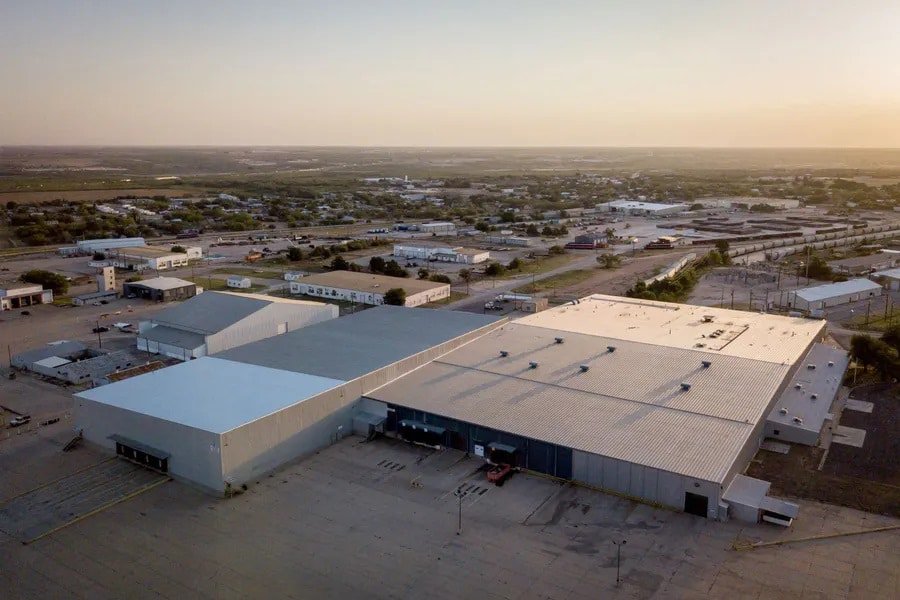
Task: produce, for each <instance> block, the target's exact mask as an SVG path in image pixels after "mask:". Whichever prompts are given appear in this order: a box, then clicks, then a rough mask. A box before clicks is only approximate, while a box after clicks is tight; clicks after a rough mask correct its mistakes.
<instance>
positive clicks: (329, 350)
mask: <svg viewBox="0 0 900 600" xmlns="http://www.w3.org/2000/svg"><path fill="white" fill-rule="evenodd" d="M203 295H206V294H203ZM503 320H504V319H502V318H498V317H496V316H491V315H480V314H473V313H467V312H457V311H452V310H433V309H428V308H406V307H402V306H387V305H384V306H377V307H374V308H369V309H366V310H362V311H360V312H358V313H355V314H352V315H347V316H345V317H340V318H337V319H331V320H329V321H324V322H321V323H316V324H313V325H308V326H306V327H303V328H301V329H297V330H294V331H289V332H288V333H285V334H283V335H279V336H276V337H273V338H269V339H266V340H260V341H258V342H252V343H250V344H244V345H242V346H238V347H236V348H232V349H230V350H226V351H225V352H221V353H219V354H216V355H215V356H217V357H220V358H224V359H228V360H233V361H238V362H245V363H250V364H256V365H263V366H266V367H272V368H275V369H285V370H288V371H296V372H300V373H312V374H315V375H321V376H323V377H332V378H335V379H343V380H347V381H349V380H351V379H356V378H357V377H361V376H362V375H365V374H367V373H371V372H372V371H375V370H377V369H380V368H382V367H385V366H387V365H389V364H392V363H395V362H397V361H399V360H402V359H404V358H406V357H408V356H412V355H414V354H418V353H419V352H424V351H425V350H427V349H429V348H431V347H433V346H436V345H438V344H442V343H444V342H447V341H450V340H452V339H455V338H458V337H460V336H462V335H466V334H468V333H471V332H473V331H477V330H479V329H482V328H485V327H494V326H497V325H498V324H499V323H500V322H502V321H503Z"/></svg>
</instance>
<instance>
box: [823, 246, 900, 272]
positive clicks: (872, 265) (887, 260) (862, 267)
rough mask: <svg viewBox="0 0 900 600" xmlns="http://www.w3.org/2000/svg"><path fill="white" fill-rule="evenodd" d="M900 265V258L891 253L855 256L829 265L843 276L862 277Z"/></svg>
mask: <svg viewBox="0 0 900 600" xmlns="http://www.w3.org/2000/svg"><path fill="white" fill-rule="evenodd" d="M898 264H900V256H897V255H896V254H891V253H880V252H879V253H877V254H870V255H868V256H854V257H851V258H843V259H841V260H833V261H831V262H830V263H828V266H830V267H831V268H832V270H833V271H834V272H835V273H840V274H841V275H851V276H860V275H863V276H865V275H868V274H870V273H872V272H874V271H884V270H887V269H891V268H893V267H896V266H897V265H898Z"/></svg>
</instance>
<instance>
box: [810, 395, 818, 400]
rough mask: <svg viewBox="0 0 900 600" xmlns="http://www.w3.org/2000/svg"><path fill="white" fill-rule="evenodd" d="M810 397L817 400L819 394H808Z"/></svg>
mask: <svg viewBox="0 0 900 600" xmlns="http://www.w3.org/2000/svg"><path fill="white" fill-rule="evenodd" d="M810 398H811V399H813V400H818V399H819V395H818V394H811V395H810Z"/></svg>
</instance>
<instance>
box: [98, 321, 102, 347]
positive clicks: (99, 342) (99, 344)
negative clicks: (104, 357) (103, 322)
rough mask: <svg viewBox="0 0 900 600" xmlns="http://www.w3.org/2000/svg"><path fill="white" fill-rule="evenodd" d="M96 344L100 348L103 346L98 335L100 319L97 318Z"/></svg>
mask: <svg viewBox="0 0 900 600" xmlns="http://www.w3.org/2000/svg"><path fill="white" fill-rule="evenodd" d="M97 346H98V347H100V348H102V347H103V340H102V339H101V337H100V320H99V319H97Z"/></svg>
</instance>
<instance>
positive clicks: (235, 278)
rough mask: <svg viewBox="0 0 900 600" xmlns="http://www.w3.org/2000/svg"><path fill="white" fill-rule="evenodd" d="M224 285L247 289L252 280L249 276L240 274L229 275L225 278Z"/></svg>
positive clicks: (250, 285) (251, 284)
mask: <svg viewBox="0 0 900 600" xmlns="http://www.w3.org/2000/svg"><path fill="white" fill-rule="evenodd" d="M225 285H227V286H228V287H230V288H238V289H248V288H250V287H252V286H253V282H252V281H250V278H249V277H241V276H240V275H231V276H229V277H228V279H226V280H225Z"/></svg>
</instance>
